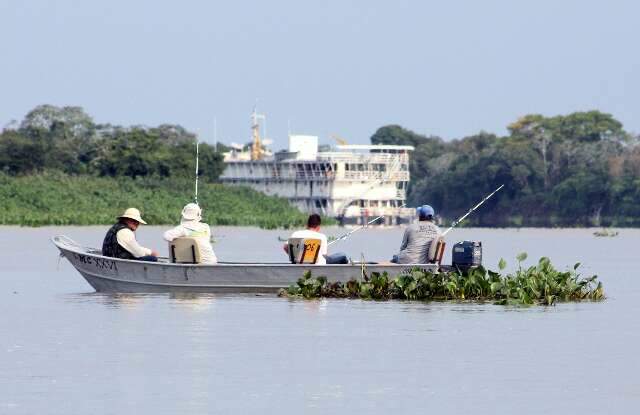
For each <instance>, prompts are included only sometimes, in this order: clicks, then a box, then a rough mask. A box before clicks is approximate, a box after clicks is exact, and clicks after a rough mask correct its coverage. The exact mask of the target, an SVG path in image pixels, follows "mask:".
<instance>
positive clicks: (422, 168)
mask: <svg viewBox="0 0 640 415" xmlns="http://www.w3.org/2000/svg"><path fill="white" fill-rule="evenodd" d="M508 131H509V133H508V135H507V136H504V137H500V136H497V135H495V134H490V133H486V132H480V133H479V134H476V135H473V136H469V137H465V138H463V139H459V140H449V141H445V140H443V139H442V138H440V137H434V136H426V135H420V134H417V133H414V132H412V131H409V130H407V129H404V128H402V127H400V126H398V125H389V126H385V127H382V128H380V129H379V130H378V131H377V132H376V133H375V134H374V135H373V136H372V137H371V141H372V142H373V143H374V144H406V145H413V146H415V151H414V152H413V153H412V154H411V156H410V160H411V162H410V170H411V183H410V185H409V189H408V205H409V206H416V205H421V204H425V203H428V204H431V205H433V206H434V207H435V208H436V212H438V213H439V215H440V216H441V218H442V219H444V221H445V222H450V221H451V220H453V219H455V218H457V217H458V216H460V215H461V214H462V213H464V212H465V211H466V210H467V209H468V208H469V207H471V206H473V205H474V204H475V203H477V201H478V200H480V199H482V197H483V196H484V195H486V194H488V193H489V192H491V191H493V190H494V189H495V188H497V187H498V186H499V185H500V184H505V188H504V190H502V191H501V192H500V193H499V194H497V195H496V197H494V198H492V199H490V200H489V201H488V202H487V203H486V205H485V206H483V208H482V209H479V210H478V211H477V212H476V213H475V214H474V215H472V216H470V217H469V218H468V223H467V224H468V225H470V226H597V227H610V226H615V227H625V226H640V140H639V138H638V137H637V136H633V135H631V134H629V133H627V132H626V131H625V130H624V129H623V126H622V124H621V123H620V122H619V121H617V120H615V119H614V118H613V117H612V116H611V115H609V114H605V113H601V112H598V111H590V112H577V113H573V114H569V115H566V116H555V117H545V116H542V115H527V116H524V117H522V118H520V119H518V120H517V121H515V122H514V123H512V124H511V125H509V126H508ZM195 138H196V136H195V135H194V134H193V133H190V132H188V131H187V130H186V129H184V128H183V127H181V126H179V125H173V124H163V125H160V126H157V127H146V126H130V127H123V126H118V125H112V124H100V123H96V122H94V121H93V119H92V118H91V117H90V116H89V115H88V114H87V113H85V111H84V110H83V109H82V108H80V107H55V106H52V105H41V106H38V107H36V108H34V109H33V110H32V111H30V112H29V113H28V114H27V115H26V116H25V118H24V119H23V120H22V121H21V122H14V123H11V124H9V125H8V126H6V127H5V128H4V129H3V131H2V132H1V133H0V172H2V173H3V174H4V175H5V176H4V177H3V179H2V180H3V183H9V182H11V180H10V178H15V179H16V180H18V181H21V183H22V184H23V185H28V186H31V185H34V186H38V185H39V184H42V183H43V181H49V180H53V182H52V186H53V187H51V188H48V185H44V184H42V186H41V187H37V188H38V189H39V190H38V191H37V192H36V191H30V190H29V189H20V190H19V191H20V192H21V193H20V194H22V195H25V194H26V193H28V192H30V194H31V196H32V197H33V198H34V199H32V200H31V199H28V198H26V196H24V197H23V198H22V199H16V200H3V201H2V203H3V204H4V205H6V206H8V207H9V211H7V212H3V213H0V214H1V215H3V216H2V218H3V219H2V220H1V222H2V223H18V224H23V225H30V224H31V225H34V224H60V223H75V224H85V223H86V224H88V223H103V222H104V221H105V220H106V219H103V218H102V216H100V215H102V214H104V215H105V216H104V217H105V218H106V215H107V214H108V215H109V217H111V216H113V212H111V211H110V212H109V213H107V212H106V211H103V210H101V207H100V203H101V202H100V201H99V200H98V199H100V198H101V199H102V200H109V203H110V206H114V203H115V205H117V206H118V208H121V207H123V206H124V202H125V201H135V202H136V203H135V204H137V205H139V206H143V205H144V204H146V205H147V206H148V207H149V208H150V209H147V212H148V213H149V214H151V215H156V216H154V219H157V220H158V221H161V222H164V221H168V220H169V218H172V219H173V218H174V217H173V216H170V217H169V216H163V215H164V213H160V212H161V211H163V210H165V209H170V210H171V211H172V212H173V211H175V206H174V205H176V204H181V203H183V202H184V201H185V200H186V198H185V197H184V192H185V189H187V188H189V186H188V184H187V182H186V181H188V180H189V179H192V177H193V173H194V155H195V145H194V144H195ZM221 147H222V148H221ZM218 150H224V146H222V145H218V146H216V148H214V147H213V146H211V145H208V144H206V143H202V144H201V145H200V164H199V171H198V174H199V176H200V178H201V183H203V185H204V183H207V185H206V186H211V187H210V190H211V191H212V192H215V193H218V194H220V195H222V196H221V199H220V200H219V199H218V198H213V199H211V200H210V201H209V203H211V206H212V207H213V210H215V211H216V217H215V218H208V220H210V221H211V222H212V223H220V224H258V223H259V224H261V226H269V227H272V226H284V227H286V226H291V224H292V223H299V218H300V215H299V214H298V213H292V212H293V210H292V209H289V208H285V204H284V202H282V201H279V202H274V203H271V202H267V201H268V200H271V199H258V200H261V201H262V200H264V203H265V206H267V205H268V206H269V207H272V209H267V212H268V213H266V214H263V213H262V212H256V210H255V209H251V207H252V204H251V203H248V202H247V201H246V200H245V199H244V198H242V197H239V198H236V196H232V195H244V196H247V198H248V199H253V198H254V197H258V198H259V197H261V196H258V194H257V193H252V194H251V196H249V193H248V190H225V188H224V187H221V186H218V185H214V184H212V183H214V182H215V181H216V180H217V179H218V177H219V176H220V174H221V173H222V171H223V169H224V163H223V156H222V153H221V152H220V151H218ZM52 172H59V173H62V174H64V175H66V176H59V175H57V174H58V173H52ZM28 176H34V177H33V178H32V179H29V178H28ZM64 177H66V178H64ZM54 178H55V179H54ZM109 179H111V180H112V182H109ZM30 180H31V181H30ZM132 180H133V181H132ZM137 180H141V181H137ZM162 180H164V181H165V182H162V183H161V181H162ZM175 180H177V181H178V182H179V183H180V185H179V186H180V187H179V190H178V188H176V189H175V193H173V192H174V190H171V192H169V193H167V194H165V191H168V187H171V186H174V185H173V183H178V182H174V181H175ZM62 182H64V183H65V185H60V183H62ZM89 183H100V184H101V185H100V186H101V187H102V188H103V189H110V190H109V191H113V192H115V193H113V194H111V195H107V194H106V193H107V191H106V190H99V191H98V192H99V196H100V197H99V198H94V197H92V198H90V199H88V200H90V203H97V205H96V208H95V209H93V208H92V205H91V204H87V205H83V207H85V208H87V209H89V211H92V210H93V211H95V213H96V214H97V215H98V216H100V217H101V219H99V220H98V221H92V220H90V219H89V218H83V219H77V218H76V219H72V218H71V217H70V216H64V210H65V209H57V208H56V207H55V206H56V204H58V203H59V204H60V205H61V206H62V205H64V204H65V203H64V201H63V200H60V199H59V198H56V194H59V193H60V191H62V194H65V195H67V200H70V201H71V200H73V201H76V200H77V199H78V198H86V197H88V196H87V195H86V194H85V195H81V193H83V192H86V191H87V188H88V187H89V186H90V185H89ZM76 186H77V187H76ZM123 189H126V191H127V192H131V193H130V194H129V193H126V192H125V191H123ZM163 189H165V190H163ZM2 191H3V192H4V194H7V192H9V189H2ZM243 192H244V193H243ZM187 193H188V192H187ZM72 194H73V195H74V196H73V197H72V196H71V195H72ZM178 194H180V197H177V196H178ZM156 196H157V198H159V199H157V198H156ZM9 197H13V196H9ZM21 197H22V196H21ZM165 197H167V198H168V197H176V199H175V200H174V201H173V202H171V203H170V202H169V201H165V200H164V198H165ZM206 197H207V196H204V198H206ZM204 201H205V199H203V202H204ZM142 202H144V204H142ZM33 206H37V209H35V208H33ZM220 207H224V208H223V209H220ZM205 209H206V206H205ZM168 214H169V213H168ZM57 215H63V217H59V216H57ZM171 215H172V214H171ZM256 216H258V217H260V218H256ZM292 218H293V219H292ZM172 222H173V220H172Z"/></svg>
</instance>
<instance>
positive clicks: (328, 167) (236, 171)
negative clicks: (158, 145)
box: [220, 111, 415, 225]
mask: <svg viewBox="0 0 640 415" xmlns="http://www.w3.org/2000/svg"><path fill="white" fill-rule="evenodd" d="M263 119H264V115H261V114H257V113H256V112H255V111H254V113H253V114H252V120H253V121H252V131H253V143H252V145H251V146H250V147H249V148H248V150H246V151H242V150H237V151H236V150H232V151H230V152H228V153H226V154H225V166H226V167H225V170H224V172H223V174H222V175H221V176H220V180H221V181H222V182H223V183H225V184H229V185H243V186H249V187H251V188H253V189H255V190H258V191H260V192H263V193H265V194H268V195H275V196H280V197H283V198H286V199H287V200H289V202H290V203H291V204H292V205H294V206H296V207H298V208H299V209H300V210H302V211H303V212H308V213H319V214H322V215H325V216H331V217H335V218H337V219H338V220H339V221H340V222H341V223H342V224H365V223H367V222H368V221H369V218H375V217H378V216H380V220H379V223H381V224H388V225H391V224H399V223H407V222H410V221H411V220H412V219H413V218H414V217H415V210H414V209H409V208H405V203H406V194H407V186H408V184H409V180H410V175H409V152H410V151H412V150H413V149H414V148H413V147H412V146H401V145H358V144H351V145H349V144H346V142H344V141H343V140H341V141H342V144H340V145H337V146H335V147H333V148H326V146H325V148H324V149H322V150H321V149H320V148H319V146H318V137H317V136H310V135H293V134H290V135H289V148H288V150H286V151H281V152H277V153H275V154H272V153H270V152H268V151H266V150H265V147H264V145H263V143H264V141H263V140H262V139H261V133H260V125H259V121H260V120H263Z"/></svg>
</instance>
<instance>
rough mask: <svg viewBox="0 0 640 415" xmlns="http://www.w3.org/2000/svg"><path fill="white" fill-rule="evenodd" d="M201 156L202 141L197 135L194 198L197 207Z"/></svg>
mask: <svg viewBox="0 0 640 415" xmlns="http://www.w3.org/2000/svg"><path fill="white" fill-rule="evenodd" d="M199 156H200V141H199V140H198V136H197V135H196V194H195V197H194V201H195V203H196V205H197V204H198V158H199Z"/></svg>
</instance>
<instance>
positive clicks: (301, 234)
mask: <svg viewBox="0 0 640 415" xmlns="http://www.w3.org/2000/svg"><path fill="white" fill-rule="evenodd" d="M290 238H305V239H320V252H319V253H318V259H316V265H325V264H326V263H327V260H326V259H325V257H324V256H325V255H327V247H328V245H327V237H326V236H325V235H324V234H323V233H320V232H316V231H312V230H310V229H304V230H302V231H295V232H294V233H292V234H291V236H290Z"/></svg>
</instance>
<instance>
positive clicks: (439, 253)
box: [427, 235, 446, 265]
mask: <svg viewBox="0 0 640 415" xmlns="http://www.w3.org/2000/svg"><path fill="white" fill-rule="evenodd" d="M445 246H446V243H445V241H444V237H443V236H441V235H438V237H437V238H436V239H434V240H433V241H431V246H429V253H428V254H427V259H428V261H429V263H430V264H438V265H440V263H441V262H442V257H443V255H444V247H445Z"/></svg>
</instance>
